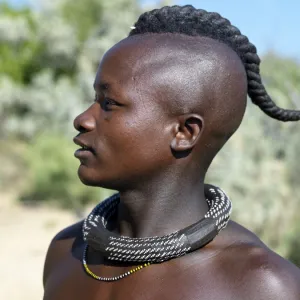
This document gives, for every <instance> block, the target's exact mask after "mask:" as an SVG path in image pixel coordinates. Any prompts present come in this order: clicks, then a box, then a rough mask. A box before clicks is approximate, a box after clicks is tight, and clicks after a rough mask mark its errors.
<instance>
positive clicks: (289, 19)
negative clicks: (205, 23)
mask: <svg viewBox="0 0 300 300" xmlns="http://www.w3.org/2000/svg"><path fill="white" fill-rule="evenodd" d="M30 1H31V0H9V2H11V3H14V4H16V5H20V4H23V3H29V2H30ZM141 1H142V2H148V3H149V2H155V1H151V0H141ZM173 3H174V4H178V5H186V4H191V5H193V6H195V7H196V8H202V9H205V10H207V11H211V12H218V13H219V14H221V15H222V16H223V17H225V18H227V19H228V20H230V21H231V23H232V24H233V25H234V26H236V27H238V28H239V29H240V30H241V32H242V34H244V35H246V36H247V37H248V38H249V40H250V42H251V43H253V44H254V45H255V46H256V47H257V50H258V54H259V55H263V54H264V53H265V52H267V51H269V50H273V51H276V52H277V53H279V54H281V55H284V56H289V57H296V58H297V59H300V33H299V31H300V17H299V11H300V1H299V0H289V1H282V0H251V1H245V0H244V1H242V0H173Z"/></svg>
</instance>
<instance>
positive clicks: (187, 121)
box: [171, 114, 204, 151]
mask: <svg viewBox="0 0 300 300" xmlns="http://www.w3.org/2000/svg"><path fill="white" fill-rule="evenodd" d="M178 121H179V122H178V123H177V124H176V128H175V136H174V138H173V140H172V142H171V149H172V150H173V151H186V150H191V149H192V148H193V147H194V146H195V145H196V143H197V141H198V140H199V138H200V136H201V134H202V132H203V128H204V121H203V118H202V117H201V116H199V115H197V114H188V115H183V116H180V117H179V119H178Z"/></svg>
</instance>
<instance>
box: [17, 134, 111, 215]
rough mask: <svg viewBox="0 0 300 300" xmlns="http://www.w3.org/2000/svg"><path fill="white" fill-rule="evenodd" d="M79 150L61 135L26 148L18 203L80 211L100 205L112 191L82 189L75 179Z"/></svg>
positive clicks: (49, 136)
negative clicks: (23, 185)
mask: <svg viewBox="0 0 300 300" xmlns="http://www.w3.org/2000/svg"><path fill="white" fill-rule="evenodd" d="M77 148H78V146H76V145H75V144H73V142H72V141H71V140H68V139H67V138H66V137H64V136H61V135H59V134H58V135H54V134H52V135H45V134H44V135H40V136H38V137H37V138H36V139H35V140H34V142H33V143H32V144H31V145H29V146H28V149H27V151H26V155H25V157H26V163H27V168H28V178H27V184H26V190H25V191H24V192H23V193H22V194H21V197H20V200H21V201H22V202H25V203H34V204H37V203H42V202H52V203H55V204H56V205H59V206H60V207H63V208H73V209H75V210H76V211H78V212H79V211H80V210H81V209H82V208H83V206H84V205H86V204H89V203H92V202H99V200H100V198H102V199H103V198H104V197H106V196H108V195H110V194H112V191H108V190H104V189H100V188H95V187H88V186H85V185H84V184H83V183H82V182H81V181H80V180H79V178H78V175H77V169H78V166H79V162H78V160H77V159H76V158H75V157H74V155H73V153H74V151H75V150H76V149H77Z"/></svg>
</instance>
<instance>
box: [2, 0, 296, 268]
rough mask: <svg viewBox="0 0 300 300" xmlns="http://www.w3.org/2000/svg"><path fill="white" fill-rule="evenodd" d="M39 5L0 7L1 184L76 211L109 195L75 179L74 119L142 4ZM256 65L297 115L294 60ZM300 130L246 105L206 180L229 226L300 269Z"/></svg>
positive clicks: (125, 0) (127, 0)
mask: <svg viewBox="0 0 300 300" xmlns="http://www.w3.org/2000/svg"><path fill="white" fill-rule="evenodd" d="M43 3H44V4H41V5H40V6H39V7H38V8H35V9H32V8H31V9H30V8H22V9H17V8H15V7H11V6H9V5H8V4H5V3H0V119H1V126H0V161H1V166H2V167H1V169H0V188H1V190H2V191H7V190H14V191H17V196H18V200H19V201H20V202H21V203H27V204H31V205H32V204H34V205H36V204H40V203H43V205H45V203H46V205H60V206H61V207H63V208H68V209H72V210H74V212H76V213H77V214H80V212H81V211H82V208H83V207H84V206H85V205H86V204H88V203H91V202H95V201H96V202H97V201H99V199H103V198H104V197H106V196H107V195H108V194H110V193H111V191H106V190H103V189H96V188H91V187H86V186H84V185H83V184H81V182H80V181H79V179H78V178H77V174H76V173H77V168H78V162H77V160H76V159H75V158H73V152H74V150H75V149H76V148H77V146H75V145H73V143H72V137H73V136H74V135H75V134H76V132H75V130H74V129H73V127H72V121H73V119H74V117H75V116H76V115H77V114H79V113H80V112H81V111H83V110H84V109H85V108H86V107H88V105H89V104H90V103H91V101H92V99H93V96H94V95H93V90H92V82H93V79H94V75H95V70H96V68H97V65H98V62H99V60H100V59H101V56H102V55H103V54H104V52H105V51H106V50H107V49H108V48H109V47H110V46H112V45H113V44H114V43H116V42H117V41H119V40H120V39H121V38H123V37H125V36H126V35H127V33H128V31H129V27H130V26H132V24H133V23H134V21H135V20H136V18H137V16H138V15H139V14H140V13H141V12H142V10H143V9H145V8H142V7H141V6H140V5H139V4H138V2H137V1H135V0H114V1H112V0H105V1H103V0H85V1H71V0H56V1H44V2H43ZM162 4H163V3H161V4H160V5H162ZM262 61H263V63H262V74H263V77H264V81H265V83H266V85H267V88H268V91H269V93H270V94H271V95H272V97H273V99H274V100H275V102H276V103H278V105H280V106H282V107H285V108H294V109H295V108H297V109H300V87H299V82H300V65H299V63H298V62H297V61H295V60H293V59H290V58H284V57H279V56H278V55H276V54H275V53H269V54H267V55H265V56H264V57H263V58H262ZM299 130H300V123H299V122H298V123H286V124H285V123H281V122H278V121H275V120H273V119H270V118H269V117H267V116H266V115H265V114H264V113H263V112H261V111H260V110H259V108H258V107H256V106H255V105H253V104H252V103H251V102H249V105H248V108H247V113H246V115H245V118H244V121H243V123H242V126H241V128H240V129H239V131H238V132H237V133H236V134H235V135H234V137H233V138H232V139H231V140H230V141H229V142H228V143H227V144H226V146H225V147H224V149H223V150H222V152H221V153H220V154H219V155H218V157H217V158H216V159H215V161H214V162H213V166H212V167H211V170H210V171H209V174H208V177H207V182H210V183H212V184H215V185H219V186H220V187H222V188H223V189H224V190H225V191H226V192H227V193H228V194H229V195H230V196H231V198H232V200H233V203H234V219H235V220H237V221H238V222H240V223H242V224H243V225H245V226H246V227H248V228H250V229H251V230H254V231H255V232H256V233H257V234H258V235H259V236H260V237H261V238H262V239H263V240H264V241H265V243H267V244H268V245H269V246H270V247H271V248H273V249H274V250H275V251H277V252H279V253H280V254H281V255H283V256H285V257H287V258H288V259H291V260H292V261H293V262H294V263H296V264H298V265H299V266H300V234H299V232H300V224H299V223H300V222H299V217H298V213H297V212H298V211H299V209H300V186H299V177H300V164H299V162H298V160H297V158H298V156H297V154H299V153H300V138H299Z"/></svg>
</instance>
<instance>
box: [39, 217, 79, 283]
mask: <svg viewBox="0 0 300 300" xmlns="http://www.w3.org/2000/svg"><path fill="white" fill-rule="evenodd" d="M82 224H83V221H80V222H77V223H75V224H73V225H71V226H68V227H67V228H64V229H63V230H61V231H60V232H58V233H57V234H56V235H55V236H54V238H53V239H52V241H51V242H50V245H49V247H48V251H47V254H46V259H45V263H44V272H43V283H44V285H45V282H46V280H47V277H48V275H49V274H50V273H51V270H52V269H53V267H54V266H55V265H56V264H57V263H59V262H60V261H61V260H63V259H64V258H65V257H66V256H67V255H70V253H71V251H72V248H73V247H74V246H76V244H80V243H81V242H82V241H81V240H82V231H81V230H82Z"/></svg>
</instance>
